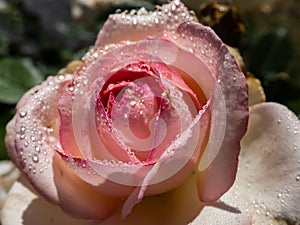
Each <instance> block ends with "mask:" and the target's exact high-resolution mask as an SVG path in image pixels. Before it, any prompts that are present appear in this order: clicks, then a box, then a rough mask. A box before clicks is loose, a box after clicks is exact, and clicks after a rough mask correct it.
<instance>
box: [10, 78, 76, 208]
mask: <svg viewBox="0 0 300 225" xmlns="http://www.w3.org/2000/svg"><path fill="white" fill-rule="evenodd" d="M62 78H63V79H62ZM69 79H70V76H68V77H61V79H60V78H59V77H49V78H48V79H47V80H46V81H44V82H43V83H41V84H40V85H37V86H36V87H34V88H33V89H31V90H30V91H29V92H28V94H25V95H24V97H23V98H22V99H21V101H20V102H22V104H19V106H18V110H17V113H16V115H15V118H14V119H13V120H12V121H11V122H10V123H9V124H8V126H7V137H6V145H7V146H8V147H9V148H8V154H9V156H10V157H11V160H12V161H14V162H15V163H16V165H17V166H18V167H19V168H20V169H21V170H22V171H23V172H24V173H25V174H26V176H28V178H29V180H31V182H32V184H33V185H34V186H35V187H37V188H38V189H39V190H41V191H42V192H43V193H44V195H45V196H46V197H47V198H49V199H51V200H52V201H54V202H57V201H58V196H57V192H56V187H55V186H54V184H53V182H51V181H52V180H51V177H53V170H52V165H51V163H52V156H53V153H54V151H53V147H52V146H53V145H55V144H57V143H58V140H57V138H58V125H59V115H58V112H57V110H56V104H57V100H58V97H59V96H60V94H61V93H62V89H63V87H64V86H65V85H66V83H67V82H68V80H69ZM12 128H13V129H14V132H15V133H12V132H11V131H12ZM12 134H13V138H12V136H11V135H12ZM12 142H14V144H12ZM48 176H49V177H50V179H49V178H48Z"/></svg>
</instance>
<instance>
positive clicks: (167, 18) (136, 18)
mask: <svg viewBox="0 0 300 225" xmlns="http://www.w3.org/2000/svg"><path fill="white" fill-rule="evenodd" d="M193 20H194V21H195V20H196V19H195V17H194V16H193V15H192V14H191V13H190V11H189V10H188V9H187V8H186V7H185V6H184V5H183V4H182V3H181V2H180V1H178V0H176V1H172V2H170V3H169V4H165V5H163V6H161V7H159V8H158V9H157V10H156V11H154V12H147V11H146V10H145V9H140V10H138V11H136V12H134V11H132V12H130V13H125V12H123V13H119V14H112V15H110V16H109V18H108V20H107V21H106V22H105V24H104V26H103V28H102V29H101V31H100V32H99V34H98V37H97V41H96V44H95V47H101V46H105V45H107V44H112V43H119V42H123V41H138V40H142V39H144V38H146V37H148V36H156V37H161V36H162V34H163V32H164V31H165V30H173V29H175V28H176V27H177V26H178V25H179V24H180V23H182V22H184V21H193Z"/></svg>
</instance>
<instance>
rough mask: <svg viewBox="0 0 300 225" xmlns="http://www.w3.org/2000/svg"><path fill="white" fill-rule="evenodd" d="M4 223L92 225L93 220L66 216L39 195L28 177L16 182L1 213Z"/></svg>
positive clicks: (24, 224)
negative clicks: (27, 179)
mask: <svg viewBox="0 0 300 225" xmlns="http://www.w3.org/2000/svg"><path fill="white" fill-rule="evenodd" d="M1 216H2V217H1V224H2V225H40V224H43V225H50V224H51V225H62V224H66V225H68V224H72V225H92V224H93V223H92V222H91V221H87V220H77V219H74V218H71V217H68V216H66V214H64V213H63V211H61V209H60V208H59V207H57V206H55V205H52V204H50V203H48V202H47V201H45V200H44V199H43V198H41V197H39V196H38V195H37V194H36V193H35V192H34V191H33V190H32V187H31V186H30V184H29V183H28V181H26V179H24V177H23V179H21V180H20V181H17V182H15V184H14V185H13V187H12V189H11V190H10V192H9V196H8V198H7V200H6V203H5V205H4V209H3V211H2V214H1Z"/></svg>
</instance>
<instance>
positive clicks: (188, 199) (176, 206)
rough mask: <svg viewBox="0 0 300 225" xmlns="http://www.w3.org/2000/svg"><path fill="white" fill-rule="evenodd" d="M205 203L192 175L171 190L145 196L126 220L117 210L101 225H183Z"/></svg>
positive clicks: (194, 215) (191, 218) (195, 214)
mask: <svg viewBox="0 0 300 225" xmlns="http://www.w3.org/2000/svg"><path fill="white" fill-rule="evenodd" d="M202 207H203V204H201V202H200V201H199V200H198V197H197V188H196V176H195V174H193V175H191V176H190V177H189V178H188V179H187V180H186V181H185V182H184V183H183V184H182V185H180V186H179V187H177V188H176V189H173V190H172V191H170V192H166V193H163V194H161V195H157V196H149V197H145V198H144V199H143V201H142V202H141V203H140V204H139V205H137V206H136V207H135V208H134V209H133V211H132V212H131V213H130V214H129V215H128V217H127V218H126V219H125V220H123V221H122V220H121V218H120V213H121V212H117V213H116V214H114V215H113V216H112V217H110V218H108V219H107V220H105V221H103V222H102V223H101V225H111V224H114V225H121V224H122V225H132V224H143V225H157V224H172V225H182V224H187V223H189V222H190V221H192V220H193V219H194V218H195V217H196V216H197V215H198V214H199V212H200V211H201V209H202Z"/></svg>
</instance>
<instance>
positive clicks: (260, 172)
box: [235, 103, 300, 223]
mask: <svg viewBox="0 0 300 225" xmlns="http://www.w3.org/2000/svg"><path fill="white" fill-rule="evenodd" d="M299 128H300V122H299V118H297V116H296V115H295V114H293V113H292V112H291V111H290V110H289V109H288V108H287V107H285V106H283V105H280V104H277V103H261V104H257V105H255V106H253V107H251V108H250V119H249V126H248V131H247V133H246V135H245V137H244V138H243V140H242V143H241V146H242V151H241V155H240V164H239V170H238V174H237V181H236V183H235V187H238V189H239V192H240V193H243V195H244V196H245V197H246V198H247V200H249V201H250V202H251V203H253V206H254V207H255V212H256V215H257V216H259V215H263V216H265V215H267V216H269V217H271V218H277V219H278V218H279V219H283V220H286V221H288V222H290V223H295V222H298V223H299V222H300V207H299V203H300V130H299Z"/></svg>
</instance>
